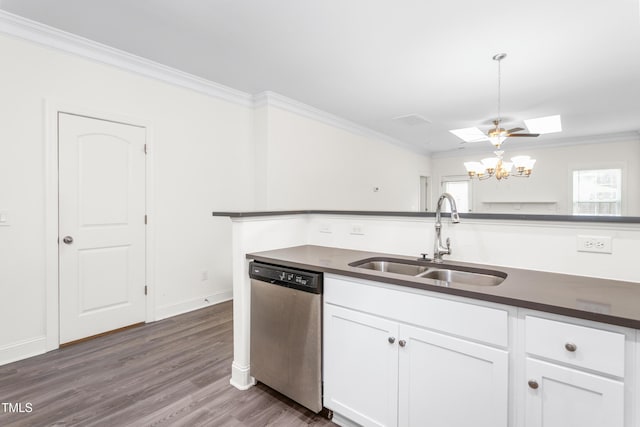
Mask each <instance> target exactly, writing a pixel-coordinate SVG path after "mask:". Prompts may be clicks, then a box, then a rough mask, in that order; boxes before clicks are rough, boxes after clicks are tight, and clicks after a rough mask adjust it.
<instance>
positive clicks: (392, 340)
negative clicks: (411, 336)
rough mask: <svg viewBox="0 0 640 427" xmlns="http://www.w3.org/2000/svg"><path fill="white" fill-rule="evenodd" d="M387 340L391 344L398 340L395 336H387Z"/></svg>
mask: <svg viewBox="0 0 640 427" xmlns="http://www.w3.org/2000/svg"><path fill="white" fill-rule="evenodd" d="M387 340H388V341H389V344H393V343H394V342H396V339H395V337H389V338H387Z"/></svg>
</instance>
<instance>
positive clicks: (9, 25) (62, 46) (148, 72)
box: [0, 10, 253, 107]
mask: <svg viewBox="0 0 640 427" xmlns="http://www.w3.org/2000/svg"><path fill="white" fill-rule="evenodd" d="M0 33H3V34H7V35H9V36H13V37H16V38H20V39H23V40H28V41H30V42H34V43H37V44H40V45H44V46H47V47H50V48H53V49H57V50H60V51H63V52H67V53H71V54H74V55H78V56H81V57H83V58H87V59H91V60H93V61H96V62H100V63H103V64H107V65H112V66H114V67H117V68H120V69H123V70H126V71H130V72H133V73H136V74H140V75H143V76H145V77H151V78H153V79H156V80H159V81H162V82H165V83H169V84H172V85H176V86H180V87H183V88H186V89H191V90H194V91H196V92H200V93H203V94H206V95H209V96H212V97H215V98H220V99H223V100H225V101H229V102H232V103H235V104H239V105H242V106H245V107H252V106H253V97H252V96H251V95H250V94H248V93H246V92H242V91H240V90H236V89H233V88H230V87H228V86H224V85H221V84H218V83H215V82H212V81H210V80H206V79H203V78H200V77H197V76H194V75H193V74H189V73H185V72H184V71H180V70H177V69H175V68H171V67H168V66H166V65H162V64H159V63H157V62H154V61H150V60H148V59H144V58H141V57H139V56H136V55H133V54H130V53H127V52H125V51H122V50H119V49H115V48H113V47H110V46H107V45H104V44H102V43H98V42H95V41H92V40H89V39H86V38H84V37H80V36H77V35H75V34H71V33H68V32H66V31H62V30H59V29H57V28H53V27H50V26H48V25H44V24H41V23H39V22H36V21H32V20H30V19H26V18H24V17H21V16H18V15H15V14H12V13H9V12H6V11H3V10H0Z"/></svg>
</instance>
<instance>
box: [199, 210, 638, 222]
mask: <svg viewBox="0 0 640 427" xmlns="http://www.w3.org/2000/svg"><path fill="white" fill-rule="evenodd" d="M211 214H212V215H213V216H215V217H220V216H222V217H229V218H253V217H262V216H284V215H308V214H320V215H361V216H387V217H389V216H395V217H410V218H415V217H424V218H428V217H433V216H435V213H434V212H403V211H340V210H294V211H248V212H212V213H211ZM449 215H450V214H448V213H443V214H442V216H449ZM460 218H469V219H494V220H495V219H498V220H521V221H557V222H596V223H606V222H611V223H622V224H638V223H640V217H636V216H588V215H533V214H490V213H461V214H460Z"/></svg>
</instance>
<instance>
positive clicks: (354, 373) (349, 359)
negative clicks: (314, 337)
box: [324, 279, 509, 427]
mask: <svg viewBox="0 0 640 427" xmlns="http://www.w3.org/2000/svg"><path fill="white" fill-rule="evenodd" d="M342 285H347V286H349V287H358V286H362V285H361V284H358V283H356V282H348V283H347V282H346V281H342V280H332V279H325V291H326V293H325V296H326V300H325V305H324V310H325V311H324V405H325V406H326V407H327V408H329V409H332V410H333V411H334V412H336V413H338V414H339V415H340V416H343V417H346V418H348V419H350V420H352V421H354V422H356V423H358V424H361V425H363V426H397V425H399V426H417V427H429V426H437V427H440V426H446V427H466V426H469V425H474V426H480V427H501V426H507V419H508V373H509V369H508V352H507V350H505V349H501V348H495V347H492V346H489V345H485V344H481V343H477V342H473V341H470V340H467V339H463V338H460V337H456V336H453V335H451V334H446V333H442V332H441V331H433V330H429V329H426V328H422V327H416V326H413V325H409V324H408V323H405V322H402V321H398V319H400V320H404V319H405V318H411V319H414V318H416V317H420V316H418V314H420V313H411V312H410V310H409V311H407V310H406V309H405V310H403V309H401V307H408V306H410V305H411V304H409V301H412V302H415V301H416V300H418V302H420V300H421V299H422V298H428V300H423V301H422V302H424V303H425V304H427V305H429V304H430V305H431V306H432V307H435V306H437V304H438V299H435V298H431V297H425V296H423V295H416V294H412V293H406V294H405V295H404V298H406V299H407V304H398V305H397V308H398V309H397V311H396V312H395V314H394V313H393V306H394V303H393V302H392V298H389V295H387V294H386V291H388V289H384V288H377V287H371V288H366V287H365V288H361V289H358V290H359V291H360V292H361V293H360V299H359V301H358V300H349V299H348V298H342V296H341V295H340V293H339V292H337V293H336V292H335V291H336V289H337V288H338V287H339V286H342ZM352 290H353V289H352ZM392 292H397V293H399V294H402V292H398V291H392ZM345 295H346V294H345ZM345 303H346V304H347V306H349V308H346V307H344V306H338V304H340V305H345ZM442 303H443V304H444V305H446V306H447V307H449V308H451V309H453V310H454V311H456V312H458V313H462V314H464V308H465V306H468V307H469V309H470V310H473V311H472V313H473V314H474V315H478V316H479V317H480V318H481V319H485V320H487V321H489V322H492V321H494V320H495V319H498V318H500V313H493V312H491V311H487V312H482V311H478V310H477V308H485V307H476V306H473V305H468V304H463V303H454V302H452V301H449V300H444V299H443V300H442ZM452 303H453V304H459V305H453V306H452V305H450V304H452ZM369 304H373V305H372V306H378V307H382V306H384V307H386V309H387V310H391V311H390V312H389V313H387V314H392V316H391V318H383V317H380V316H377V315H373V314H368V313H363V312H362V311H361V310H362V309H363V308H366V307H367V306H368V305H369ZM351 305H352V306H351ZM487 310H493V309H490V308H487ZM496 311H499V310H496ZM462 317H463V318H464V315H463V316H462ZM472 319H473V316H471V317H469V319H468V320H469V321H470V322H473V320H472ZM458 320H460V319H458ZM477 320H478V319H476V321H477ZM504 321H505V323H506V316H505V317H504ZM458 324H459V322H455V326H452V327H455V328H458V326H457V325H458ZM420 326H429V325H424V324H420ZM475 326H476V325H473V326H470V328H469V330H474V328H475ZM505 329H506V324H505ZM494 332H495V331H493V333H494ZM481 335H482V336H491V335H488V334H486V333H484V332H483V333H482V334H481ZM499 340H502V338H501V337H500V338H499ZM461 405H464V408H463V409H462V408H461ZM461 409H462V410H461Z"/></svg>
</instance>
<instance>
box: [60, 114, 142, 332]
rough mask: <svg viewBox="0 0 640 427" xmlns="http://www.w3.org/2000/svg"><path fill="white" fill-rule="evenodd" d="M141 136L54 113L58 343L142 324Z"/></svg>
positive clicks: (134, 129)
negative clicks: (56, 139)
mask: <svg viewBox="0 0 640 427" xmlns="http://www.w3.org/2000/svg"><path fill="white" fill-rule="evenodd" d="M145 132H146V131H145V128H142V127H137V126H132V125H126V124H122V123H114V122H110V121H105V120H99V119H94V118H88V117H82V116H76V115H71V114H65V113H59V115H58V156H59V182H58V185H59V190H58V191H59V263H60V265H59V268H60V295H59V298H60V343H67V342H70V341H75V340H78V339H81V338H86V337H90V336H93V335H96V334H100V333H103V332H107V331H111V330H114V329H118V328H121V327H124V326H128V325H132V324H135V323H139V322H143V321H144V320H145V311H146V298H145V138H146V136H145Z"/></svg>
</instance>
